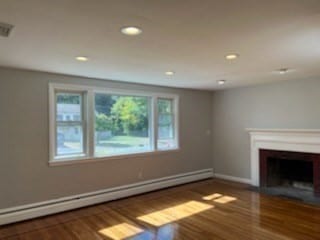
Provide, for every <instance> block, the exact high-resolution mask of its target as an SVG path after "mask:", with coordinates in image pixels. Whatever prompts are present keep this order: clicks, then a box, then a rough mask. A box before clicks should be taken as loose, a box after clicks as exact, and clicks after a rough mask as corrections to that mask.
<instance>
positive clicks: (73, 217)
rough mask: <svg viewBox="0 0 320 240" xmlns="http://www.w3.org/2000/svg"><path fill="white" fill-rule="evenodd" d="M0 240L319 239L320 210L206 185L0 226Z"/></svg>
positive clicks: (221, 184)
mask: <svg viewBox="0 0 320 240" xmlns="http://www.w3.org/2000/svg"><path fill="white" fill-rule="evenodd" d="M0 239H7V240H18V239H19V240H22V239H23V240H28V239H32V240H41V239H44V240H47V239H56V240H64V239H66V240H71V239H83V240H91V239H92V240H96V239H98V240H100V239H114V240H115V239H131V240H173V239H177V240H178V239H185V240H188V239H192V240H206V239H208V240H209V239H232V240H235V239H245V240H250V239H255V240H256V239H272V240H277V239H280V240H285V239H287V240H288V239H301V240H309V239H320V208H319V207H314V206H310V205H304V204H302V203H300V202H295V201H292V200H286V199H282V198H277V197H271V196H266V195H261V194H259V193H255V192H251V191H249V190H247V186H245V185H241V184H236V183H231V182H226V181H221V180H206V181H202V182H197V183H193V184H188V185H183V186H180V187H175V188H170V189H165V190H161V191H157V192H152V193H148V194H144V195H139V196H135V197H131V198H127V199H123V200H118V201H114V202H110V203H105V204H100V205H96V206H93V207H88V208H83V209H79V210H75V211H70V212H65V213H61V214H56V215H52V216H47V217H43V218H39V219H35V220H31V221H26V222H22V223H17V224H12V225H7V226H2V227H0Z"/></svg>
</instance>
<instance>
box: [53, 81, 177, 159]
mask: <svg viewBox="0 0 320 240" xmlns="http://www.w3.org/2000/svg"><path fill="white" fill-rule="evenodd" d="M50 96H51V98H50V106H51V108H54V111H52V110H51V111H50V113H51V115H50V119H54V120H52V121H51V124H50V136H51V137H50V139H51V141H50V152H51V154H50V156H51V157H50V162H59V161H70V160H81V159H95V158H105V157H112V156H118V155H128V154H135V153H145V152H154V151H158V150H161V151H163V150H171V149H176V148H178V136H177V112H178V111H177V101H178V97H177V96H175V95H165V96H162V95H161V94H155V93H150V94H148V93H145V94H141V93H139V94H136V93H134V92H131V91H125V90H124V91H123V92H122V90H117V91H107V90H103V89H99V88H97V89H95V88H88V87H85V86H75V85H60V84H51V85H50Z"/></svg>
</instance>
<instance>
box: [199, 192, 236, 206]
mask: <svg viewBox="0 0 320 240" xmlns="http://www.w3.org/2000/svg"><path fill="white" fill-rule="evenodd" d="M202 199H203V200H206V201H214V202H216V203H222V204H225V203H229V202H233V201H236V200H237V198H236V197H231V196H227V195H222V194H220V193H214V194H211V195H208V196H204V197H203V198H202Z"/></svg>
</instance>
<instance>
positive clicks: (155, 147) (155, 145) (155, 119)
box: [152, 96, 158, 151]
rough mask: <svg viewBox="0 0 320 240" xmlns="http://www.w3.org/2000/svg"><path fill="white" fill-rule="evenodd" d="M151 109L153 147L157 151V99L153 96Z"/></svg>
mask: <svg viewBox="0 0 320 240" xmlns="http://www.w3.org/2000/svg"><path fill="white" fill-rule="evenodd" d="M152 109H153V118H152V120H153V129H152V131H153V147H154V150H155V151H157V150H158V97H157V96H155V97H154V98H153V104H152Z"/></svg>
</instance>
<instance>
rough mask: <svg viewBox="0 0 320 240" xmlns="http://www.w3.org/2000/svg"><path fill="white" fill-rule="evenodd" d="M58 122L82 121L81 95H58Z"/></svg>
mask: <svg viewBox="0 0 320 240" xmlns="http://www.w3.org/2000/svg"><path fill="white" fill-rule="evenodd" d="M56 96H57V114H56V120H57V121H80V120H81V94H72V93H58V94H57V95H56Z"/></svg>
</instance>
